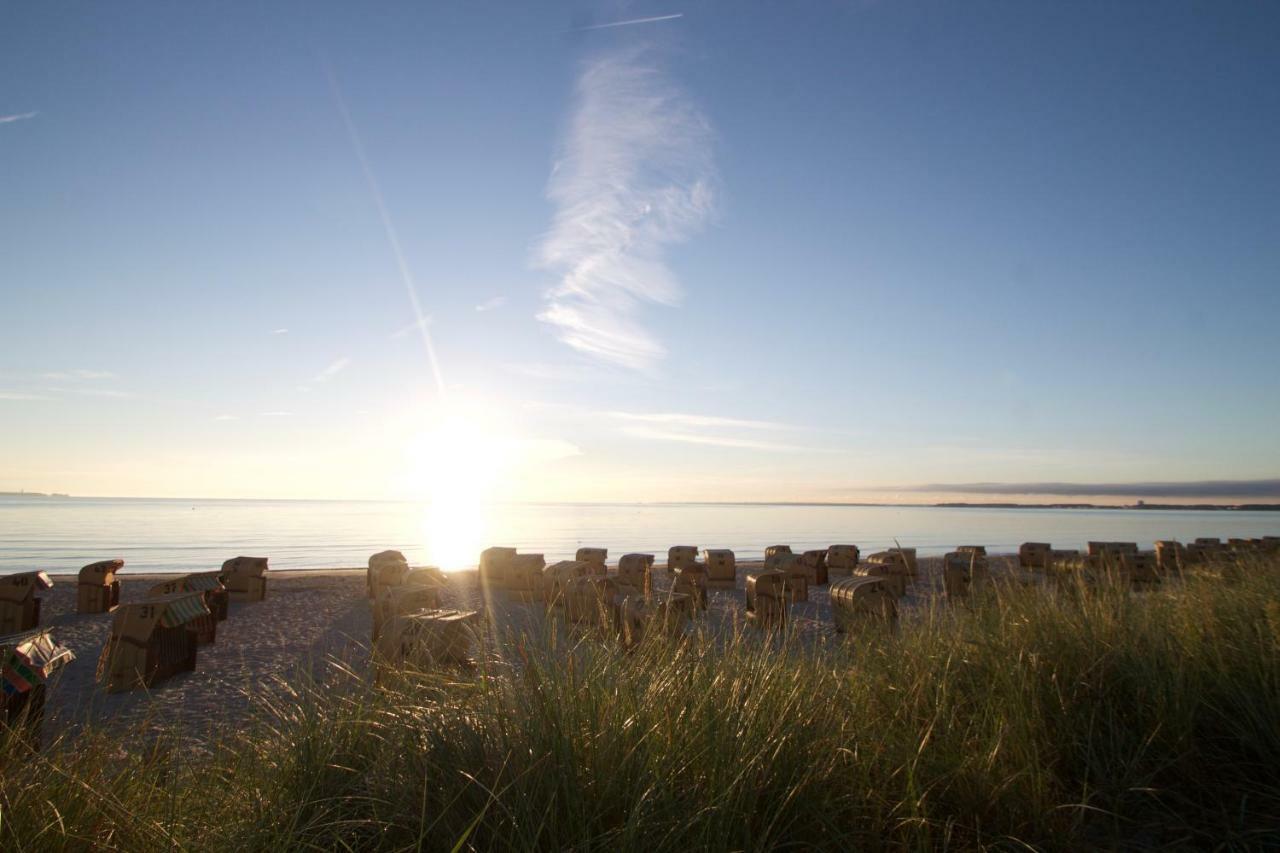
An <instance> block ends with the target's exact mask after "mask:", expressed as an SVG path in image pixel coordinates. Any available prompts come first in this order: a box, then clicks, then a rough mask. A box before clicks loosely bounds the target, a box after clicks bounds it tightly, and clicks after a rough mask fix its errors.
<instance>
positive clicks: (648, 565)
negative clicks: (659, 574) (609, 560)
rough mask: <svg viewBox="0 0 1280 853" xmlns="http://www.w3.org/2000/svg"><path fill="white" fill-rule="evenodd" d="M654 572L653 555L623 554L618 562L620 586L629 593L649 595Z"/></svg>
mask: <svg viewBox="0 0 1280 853" xmlns="http://www.w3.org/2000/svg"><path fill="white" fill-rule="evenodd" d="M652 572H653V555H652V554H623V555H622V558H621V559H620V560H618V575H617V580H618V585H619V586H621V587H623V588H625V589H626V590H627V591H629V592H633V593H643V594H645V595H648V594H649V589H650V585H651V583H652V578H651V573H652Z"/></svg>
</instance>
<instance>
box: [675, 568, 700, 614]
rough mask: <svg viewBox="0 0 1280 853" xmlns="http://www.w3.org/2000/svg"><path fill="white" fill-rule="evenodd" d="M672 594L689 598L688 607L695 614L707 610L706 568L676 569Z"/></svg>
mask: <svg viewBox="0 0 1280 853" xmlns="http://www.w3.org/2000/svg"><path fill="white" fill-rule="evenodd" d="M671 590H672V592H675V593H679V594H681V595H687V596H689V602H690V607H691V608H692V609H693V610H694V611H695V612H696V611H699V610H706V609H707V568H706V566H703V565H700V564H699V565H693V566H681V567H680V568H678V569H676V573H675V580H674V581H673V582H672V584H671Z"/></svg>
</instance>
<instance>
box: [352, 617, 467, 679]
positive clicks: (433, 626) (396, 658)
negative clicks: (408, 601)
mask: <svg viewBox="0 0 1280 853" xmlns="http://www.w3.org/2000/svg"><path fill="white" fill-rule="evenodd" d="M479 623H480V614H479V613H478V612H477V611H475V610H418V611H414V612H412V613H401V614H397V615H395V616H393V617H392V618H391V619H389V620H388V622H387V624H386V625H384V626H383V629H382V632H381V634H380V635H379V637H378V641H377V643H376V644H375V646H374V653H375V666H376V667H377V668H376V670H375V671H376V673H377V675H378V676H381V675H382V674H384V672H385V671H386V670H387V669H402V668H404V667H406V666H411V667H415V668H427V667H432V666H436V665H438V664H458V663H465V662H466V661H467V660H469V658H470V656H471V650H472V648H473V647H474V646H475V644H476V642H477V637H478V629H479Z"/></svg>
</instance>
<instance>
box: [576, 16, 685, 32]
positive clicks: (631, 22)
mask: <svg viewBox="0 0 1280 853" xmlns="http://www.w3.org/2000/svg"><path fill="white" fill-rule="evenodd" d="M683 17H684V12H677V13H675V14H674V15H655V16H653V17H651V18H631V19H629V20H626V21H611V22H609V23H607V24H591V25H589V26H585V27H575V28H574V32H579V33H584V32H587V31H588V30H609V29H613V28H614V27H630V26H634V25H635V24H656V23H657V22H659V21H674V20H675V19H676V18H683Z"/></svg>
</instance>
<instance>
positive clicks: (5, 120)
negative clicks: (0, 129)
mask: <svg viewBox="0 0 1280 853" xmlns="http://www.w3.org/2000/svg"><path fill="white" fill-rule="evenodd" d="M38 115H40V113H36V112H31V113H14V114H13V115H7V116H0V124H10V123H12V122H15V121H26V120H27V119H32V118H35V117H36V116H38Z"/></svg>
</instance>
